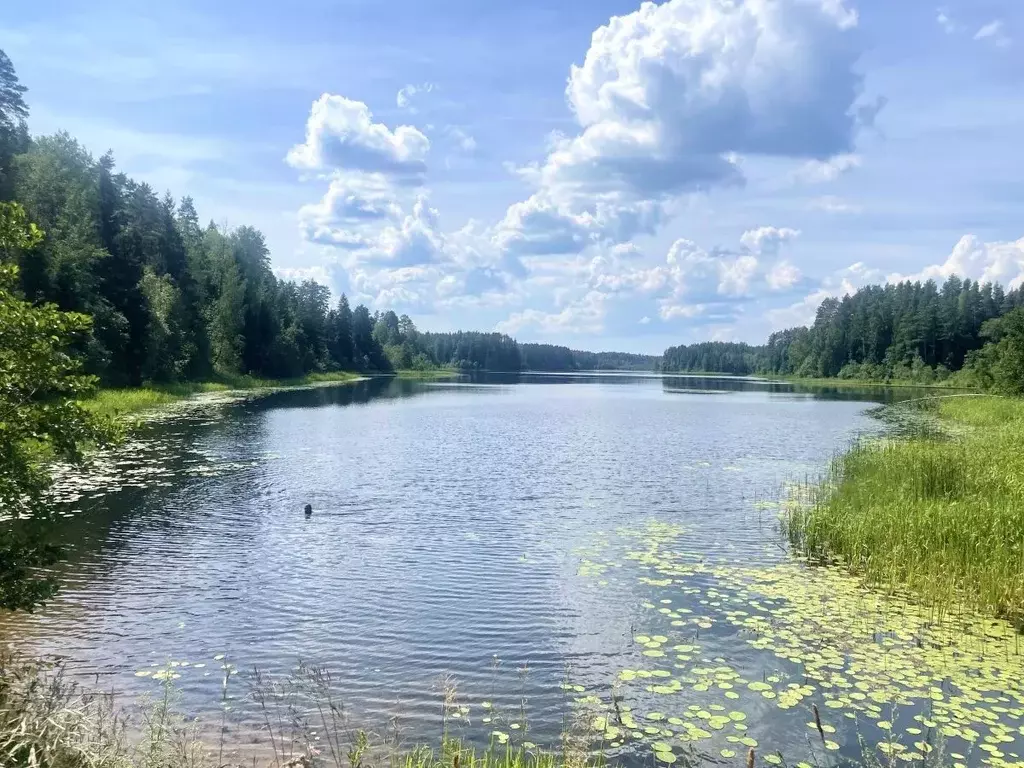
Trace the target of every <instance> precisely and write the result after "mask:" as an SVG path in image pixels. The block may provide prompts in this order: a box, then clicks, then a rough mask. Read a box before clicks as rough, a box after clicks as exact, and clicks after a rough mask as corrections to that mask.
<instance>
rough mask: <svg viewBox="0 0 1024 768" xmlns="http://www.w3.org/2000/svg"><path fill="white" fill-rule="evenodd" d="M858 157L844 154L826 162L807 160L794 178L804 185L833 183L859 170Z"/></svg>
mask: <svg viewBox="0 0 1024 768" xmlns="http://www.w3.org/2000/svg"><path fill="white" fill-rule="evenodd" d="M861 164H862V160H861V157H860V155H854V154H850V153H845V154H841V155H836V156H835V157H830V158H828V159H827V160H808V161H807V162H806V163H804V164H803V165H802V166H801V167H800V168H799V169H797V172H796V178H797V179H798V180H799V181H802V182H804V183H805V184H823V183H825V182H829V181H835V180H836V179H838V178H839V177H840V176H842V175H843V174H846V173H849V172H850V171H852V170H854V169H855V168H860V166H861Z"/></svg>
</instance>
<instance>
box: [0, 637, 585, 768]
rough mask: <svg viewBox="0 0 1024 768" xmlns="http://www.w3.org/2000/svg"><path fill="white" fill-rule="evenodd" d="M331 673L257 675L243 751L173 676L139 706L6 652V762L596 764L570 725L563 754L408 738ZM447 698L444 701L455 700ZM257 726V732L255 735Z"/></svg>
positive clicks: (411, 767)
mask: <svg viewBox="0 0 1024 768" xmlns="http://www.w3.org/2000/svg"><path fill="white" fill-rule="evenodd" d="M331 688H332V680H331V677H330V675H329V674H328V673H326V672H324V671H323V670H320V669H317V668H309V667H301V668H300V669H299V670H298V672H297V673H296V674H294V675H292V676H291V677H289V678H287V679H285V680H281V681H278V680H272V679H268V678H265V677H263V676H262V675H260V674H259V673H258V672H257V673H256V674H255V676H254V678H253V681H252V687H251V690H250V692H249V697H250V698H251V699H252V700H253V701H254V702H255V704H256V705H257V708H258V709H259V710H260V712H261V713H262V716H263V720H264V728H263V732H262V736H263V739H262V745H263V748H262V749H260V748H254V749H250V750H247V751H246V753H244V754H243V753H242V752H241V751H240V750H239V749H237V748H236V747H235V746H233V745H231V744H228V743H227V739H226V737H225V736H224V729H223V728H222V729H221V734H222V735H221V738H220V740H219V743H210V742H206V741H204V740H203V738H202V731H201V729H200V724H199V723H198V721H194V720H192V721H190V720H187V719H185V718H184V717H182V716H181V714H180V713H179V712H178V711H177V710H176V706H175V705H176V701H177V695H176V692H175V690H174V688H173V687H172V685H171V683H170V681H169V680H166V681H165V682H164V684H163V686H162V689H161V692H160V695H159V696H158V697H157V698H156V699H155V700H150V701H146V702H143V703H142V705H141V706H139V707H135V708H134V710H133V711H132V712H129V711H127V710H124V709H120V708H118V707H117V705H116V702H115V700H114V697H113V695H112V694H92V693H88V692H86V691H84V690H83V689H82V688H80V687H79V686H77V685H75V684H74V683H72V682H70V681H69V680H68V678H67V677H66V675H65V673H64V670H63V668H62V667H61V666H59V665H53V664H45V663H41V662H37V661H26V660H23V659H18V658H14V657H10V656H0V765H3V766H4V768H87V767H88V768H228V767H229V766H239V768H241V766H272V767H273V768H371V767H373V766H379V767H380V768H597V766H598V765H600V763H601V762H602V761H600V760H595V759H592V758H590V757H589V756H588V753H587V749H586V746H587V745H586V744H585V743H584V742H582V741H579V740H578V739H576V738H574V737H573V736H572V735H570V734H568V733H567V734H566V736H565V738H564V743H563V747H562V749H561V750H560V751H559V752H558V753H554V752H546V751H542V750H535V749H531V750H526V749H521V748H514V747H512V746H505V745H502V744H500V743H498V742H497V741H495V742H492V743H491V744H490V746H488V747H486V748H483V749H478V748H475V747H473V746H471V745H469V744H467V743H465V742H463V741H462V740H460V739H459V738H457V737H455V736H453V735H451V734H450V733H449V732H448V729H447V720H446V719H443V720H442V726H441V738H440V747H439V748H436V749H435V748H431V747H427V746H413V747H407V746H403V745H402V744H401V734H400V733H399V732H397V731H392V732H390V733H388V734H386V735H383V736H379V737H378V736H375V735H372V734H370V733H368V732H366V731H364V730H361V729H358V728H354V727H352V726H351V725H350V724H349V722H348V719H347V716H346V714H345V711H344V707H343V705H342V704H341V702H340V701H339V700H337V699H336V698H335V697H336V694H334V693H332V690H331ZM447 695H448V694H447V693H446V699H445V702H444V704H443V709H444V710H445V711H447V709H448V707H449V705H450V704H451V702H449V701H448V699H447ZM250 735H251V734H250Z"/></svg>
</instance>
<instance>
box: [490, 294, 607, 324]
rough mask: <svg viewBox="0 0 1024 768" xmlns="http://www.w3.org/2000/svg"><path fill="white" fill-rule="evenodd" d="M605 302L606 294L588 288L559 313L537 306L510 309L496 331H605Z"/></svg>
mask: <svg viewBox="0 0 1024 768" xmlns="http://www.w3.org/2000/svg"><path fill="white" fill-rule="evenodd" d="M607 302H608V297H607V296H606V295H605V294H603V293H601V292H599V291H590V292H589V293H587V294H586V295H584V296H583V297H581V298H579V299H577V300H575V301H572V302H570V303H569V304H567V305H566V306H565V307H564V308H563V309H562V310H561V311H559V312H543V311H541V310H538V309H524V310H522V311H520V312H513V313H512V314H511V315H510V316H509V318H508V319H507V320H503V321H501V322H500V323H498V324H497V325H496V326H495V330H497V331H500V332H501V333H507V334H510V335H515V334H517V333H521V332H522V331H524V330H533V331H536V332H539V333H541V334H574V335H587V334H596V333H600V332H601V331H603V330H604V319H605V314H606V313H607Z"/></svg>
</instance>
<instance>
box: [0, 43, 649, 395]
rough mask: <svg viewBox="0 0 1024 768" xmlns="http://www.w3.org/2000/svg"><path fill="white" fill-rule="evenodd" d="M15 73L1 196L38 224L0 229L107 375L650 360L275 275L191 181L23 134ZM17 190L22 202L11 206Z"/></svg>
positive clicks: (5, 85) (31, 285) (249, 233)
mask: <svg viewBox="0 0 1024 768" xmlns="http://www.w3.org/2000/svg"><path fill="white" fill-rule="evenodd" d="M24 92H25V88H24V87H23V86H22V85H21V84H20V83H19V82H18V78H17V76H16V74H15V71H14V67H13V65H12V64H11V61H10V59H9V58H8V57H7V56H6V55H5V54H4V53H3V51H0V203H17V204H19V205H8V206H6V207H5V208H4V209H3V210H4V212H5V213H4V215H9V216H11V217H19V218H23V219H25V221H26V223H27V222H31V223H34V224H36V225H38V227H39V228H40V229H41V230H42V231H43V234H44V237H43V238H42V241H41V242H39V243H37V244H36V243H34V244H33V245H32V246H31V247H28V248H18V247H15V246H14V245H13V244H8V243H5V242H0V261H3V262H8V263H15V264H17V265H18V266H19V268H20V286H19V288H20V292H21V293H22V294H23V295H24V296H25V297H26V298H27V299H29V300H31V301H34V302H51V303H53V304H56V305H57V306H58V307H60V308H61V309H64V310H74V311H77V312H82V313H85V314H88V315H90V316H91V317H92V318H93V331H92V333H91V334H90V335H89V336H88V337H87V338H84V339H82V340H81V341H80V342H79V348H78V350H77V351H78V352H79V354H80V355H81V356H82V357H83V358H84V359H85V364H86V368H87V370H88V371H89V372H90V373H93V374H95V375H97V376H99V377H100V379H101V381H103V382H104V383H105V384H108V385H117V386H133V385H138V384H140V383H142V382H144V381H156V382H167V381H180V380H189V379H204V378H207V377H210V376H212V375H214V374H217V373H224V374H237V373H248V374H254V375H258V376H263V377H271V378H290V377H297V376H301V375H303V374H306V373H310V372H313V371H330V370H339V369H340V370H353V369H355V370H363V371H392V370H394V369H396V368H435V367H455V368H460V369H469V370H494V371H519V370H524V369H527V368H533V369H536V370H551V371H572V370H592V369H594V368H625V367H628V368H633V367H640V368H645V367H646V368H649V367H652V366H653V362H654V360H655V358H649V357H644V356H641V355H620V354H615V353H601V354H593V353H585V352H577V351H574V350H570V349H568V348H565V347H551V346H548V345H532V344H523V345H519V344H517V343H516V341H515V340H514V339H512V338H511V337H509V336H506V335H504V334H499V333H463V332H459V333H420V332H419V331H418V330H417V329H416V326H415V325H414V324H413V322H412V320H410V319H409V317H408V316H406V315H401V316H399V315H398V314H396V313H395V312H390V311H387V312H374V313H371V312H370V310H369V309H368V308H367V307H365V306H363V305H359V306H356V307H354V308H353V307H351V306H350V305H349V301H348V299H347V297H345V296H342V297H341V299H340V301H339V302H338V303H337V304H336V305H334V306H331V304H330V291H329V290H328V289H327V288H326V287H324V286H322V285H319V284H317V283H315V282H313V281H305V282H302V283H298V284H297V283H294V282H291V281H287V280H281V279H279V278H277V277H276V276H275V275H274V273H273V271H272V270H271V266H270V252H269V250H268V248H267V244H266V241H265V239H264V237H263V234H262V233H261V232H260V231H259V230H258V229H256V228H254V227H251V226H241V227H237V228H233V229H227V228H224V227H218V226H217V225H215V224H214V223H213V222H210V223H209V224H207V225H206V226H203V225H201V224H200V219H199V214H198V213H197V211H196V209H195V206H194V204H193V202H192V199H191V198H190V197H184V198H182V199H181V200H180V201H175V200H174V199H172V198H171V197H170V196H169V195H166V196H164V197H163V198H160V197H158V196H157V194H156V193H155V191H154V190H153V189H152V188H151V187H149V185H147V184H144V183H140V182H137V181H135V180H133V179H130V178H128V177H127V176H125V175H124V174H123V173H118V172H117V171H116V169H115V166H114V159H113V157H112V156H111V155H110V154H109V153H108V154H106V155H104V156H103V157H101V158H100V159H99V160H95V159H94V158H93V157H92V156H91V155H90V154H89V153H88V152H87V151H86V150H85V148H84V147H82V145H80V144H79V143H78V142H77V141H76V140H75V139H74V138H72V137H71V136H70V135H68V134H67V133H59V134H57V135H55V136H46V137H32V136H30V135H29V132H28V130H27V127H26V123H25V119H26V118H27V116H28V106H27V105H26V104H25V101H24V98H23V95H24ZM19 206H20V207H19Z"/></svg>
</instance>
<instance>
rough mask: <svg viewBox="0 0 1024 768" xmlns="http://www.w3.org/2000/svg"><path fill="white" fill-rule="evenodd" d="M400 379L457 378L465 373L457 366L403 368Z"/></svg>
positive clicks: (399, 375)
mask: <svg viewBox="0 0 1024 768" xmlns="http://www.w3.org/2000/svg"><path fill="white" fill-rule="evenodd" d="M396 375H397V376H398V378H400V379H425V380H428V381H429V380H435V379H455V378H458V377H459V376H462V375H463V372H462V371H460V370H458V369H457V368H431V369H429V370H422V371H421V370H418V369H415V368H403V369H402V370H400V371H398V372H397V374H396Z"/></svg>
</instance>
